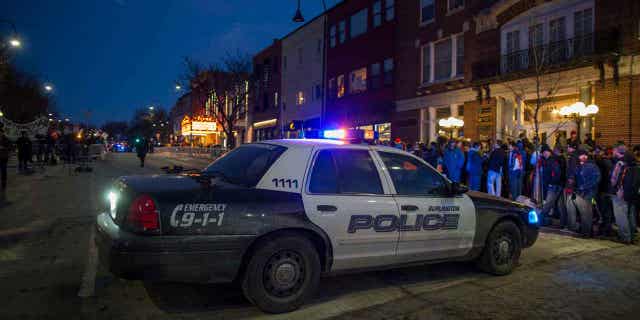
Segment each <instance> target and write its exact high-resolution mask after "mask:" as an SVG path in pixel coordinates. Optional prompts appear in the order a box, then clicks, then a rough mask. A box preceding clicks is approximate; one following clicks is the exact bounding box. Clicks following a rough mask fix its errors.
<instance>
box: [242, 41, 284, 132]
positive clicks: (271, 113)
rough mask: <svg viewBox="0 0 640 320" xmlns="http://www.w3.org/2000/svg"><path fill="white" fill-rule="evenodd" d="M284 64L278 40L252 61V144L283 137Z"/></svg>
mask: <svg viewBox="0 0 640 320" xmlns="http://www.w3.org/2000/svg"><path fill="white" fill-rule="evenodd" d="M281 60H282V42H281V41H280V40H279V39H275V40H274V41H273V44H271V45H270V46H269V47H267V48H265V49H264V50H262V51H260V52H259V53H258V54H256V55H255V56H254V57H253V73H254V81H255V83H254V91H253V94H252V95H251V97H250V104H249V105H250V110H249V117H250V123H251V125H250V129H249V141H262V140H268V139H277V138H280V137H282V119H280V108H281V104H280V100H281V94H282V91H281V81H282V79H281V76H280V75H281V68H280V63H281Z"/></svg>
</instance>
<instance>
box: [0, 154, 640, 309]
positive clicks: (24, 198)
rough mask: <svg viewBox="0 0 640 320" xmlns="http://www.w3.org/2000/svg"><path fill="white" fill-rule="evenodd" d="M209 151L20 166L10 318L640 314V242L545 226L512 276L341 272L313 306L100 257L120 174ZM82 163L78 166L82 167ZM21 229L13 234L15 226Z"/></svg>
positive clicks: (6, 285)
mask: <svg viewBox="0 0 640 320" xmlns="http://www.w3.org/2000/svg"><path fill="white" fill-rule="evenodd" d="M172 163H173V164H179V165H183V166H185V167H203V166H205V165H206V161H204V160H194V161H190V160H185V159H182V160H180V159H170V158H167V157H166V155H162V156H161V155H151V156H150V157H149V158H148V161H147V166H146V167H145V168H140V167H139V166H138V163H137V160H136V159H135V157H134V155H132V154H111V155H109V156H108V157H107V159H106V160H104V161H99V162H97V163H95V164H93V167H94V170H93V172H91V173H81V174H75V173H73V170H70V168H65V167H63V166H57V167H48V168H47V169H46V171H45V172H43V173H36V174H34V175H31V176H11V177H10V182H9V188H10V191H9V198H10V200H11V201H12V204H11V205H10V206H7V207H3V208H0V288H1V290H0V319H244V318H247V319H248V318H258V319H305V320H312V319H528V318H532V319H550V318H553V319H614V318H616V319H619V318H635V317H637V315H638V314H639V312H640V302H638V297H639V296H640V247H638V246H624V245H621V244H618V243H615V242H611V241H606V240H585V239H578V238H574V237H571V236H568V235H562V234H555V233H543V234H542V235H541V237H540V239H539V240H538V242H537V243H536V244H535V245H534V247H533V248H531V249H528V250H526V251H525V252H524V253H523V257H522V260H521V266H520V267H519V268H518V269H517V270H516V271H515V272H514V273H513V274H512V275H509V276H505V277H492V276H488V275H486V274H483V273H481V272H478V271H477V270H476V269H475V268H474V267H473V265H471V264H468V263H447V264H439V265H431V266H424V267H413V268H405V269H399V270H389V271H380V272H368V273H363V274H357V275H345V276H339V277H331V278H327V279H324V280H323V281H322V282H321V286H320V288H319V291H318V294H317V296H316V297H315V298H314V299H313V301H311V302H310V303H309V304H307V305H306V306H304V307H303V308H302V309H301V310H298V311H296V312H293V313H289V314H283V315H266V314H263V313H262V312H260V311H259V310H258V309H256V308H255V307H253V306H252V305H250V304H249V303H248V302H247V301H246V300H245V299H244V298H243V296H242V293H241V292H240V290H238V289H237V288H236V287H234V286H232V285H193V284H178V283H145V282H141V281H125V280H122V279H118V278H115V277H114V276H113V275H111V274H110V273H109V272H108V271H107V270H105V269H104V268H103V267H102V266H100V265H99V264H98V263H97V260H96V259H95V255H96V249H95V247H94V246H93V245H92V241H91V239H92V238H91V237H92V236H93V235H92V229H93V228H92V223H93V221H94V218H95V216H96V214H97V213H98V212H99V211H100V210H101V208H103V206H104V204H103V197H104V193H105V190H106V189H107V188H108V185H109V183H110V182H111V181H112V180H113V179H114V178H115V177H118V176H120V175H127V174H154V173H160V172H161V171H160V169H159V168H160V167H162V166H165V165H168V164H172ZM71 169H72V168H71ZM11 232H13V233H14V234H19V235H20V236H19V237H14V238H13V239H12V240H11V241H3V240H2V235H3V234H11Z"/></svg>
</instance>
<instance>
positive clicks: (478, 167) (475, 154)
mask: <svg viewBox="0 0 640 320" xmlns="http://www.w3.org/2000/svg"><path fill="white" fill-rule="evenodd" d="M483 160H484V159H483V157H482V155H481V154H480V143H478V142H474V143H473V144H472V145H471V148H469V153H468V155H467V166H466V171H467V175H468V177H469V189H471V190H473V191H480V186H481V182H482V162H483Z"/></svg>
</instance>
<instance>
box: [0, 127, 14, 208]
mask: <svg viewBox="0 0 640 320" xmlns="http://www.w3.org/2000/svg"><path fill="white" fill-rule="evenodd" d="M10 151H11V141H9V138H7V136H6V135H5V134H4V129H3V128H1V127H0V206H3V205H5V204H6V202H7V163H8V162H9V152H10Z"/></svg>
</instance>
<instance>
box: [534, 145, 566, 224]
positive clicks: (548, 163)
mask: <svg viewBox="0 0 640 320" xmlns="http://www.w3.org/2000/svg"><path fill="white" fill-rule="evenodd" d="M541 152H542V159H541V164H540V167H541V171H542V173H541V176H542V179H541V180H542V181H541V182H540V183H541V184H542V196H543V198H544V204H543V206H542V212H540V216H541V217H542V224H543V225H549V224H551V219H550V217H549V213H550V212H551V209H553V208H554V207H557V203H558V197H560V195H561V193H562V179H561V176H560V175H561V169H560V160H559V159H558V157H557V156H555V155H552V153H551V149H550V148H549V146H548V145H546V144H545V145H543V146H542V150H541ZM562 205H564V203H562Z"/></svg>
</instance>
